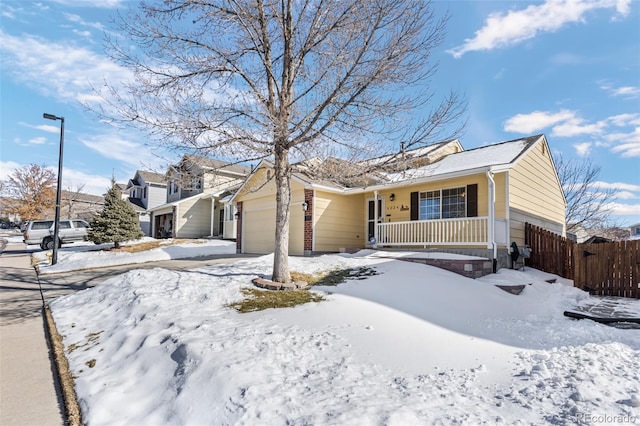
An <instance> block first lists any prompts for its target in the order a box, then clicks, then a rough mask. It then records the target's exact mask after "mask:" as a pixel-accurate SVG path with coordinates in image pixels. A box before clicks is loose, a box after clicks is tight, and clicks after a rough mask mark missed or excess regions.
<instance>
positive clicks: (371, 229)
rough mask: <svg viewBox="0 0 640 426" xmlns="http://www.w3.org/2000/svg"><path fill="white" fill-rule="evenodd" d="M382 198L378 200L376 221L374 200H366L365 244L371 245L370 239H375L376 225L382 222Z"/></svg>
mask: <svg viewBox="0 0 640 426" xmlns="http://www.w3.org/2000/svg"><path fill="white" fill-rule="evenodd" d="M382 208H383V203H382V198H378V218H377V220H376V217H375V215H376V210H375V200H374V199H373V198H371V199H369V200H367V242H368V243H371V238H374V237H375V234H376V232H375V228H376V223H380V222H382V218H383V217H384V216H383V212H384V210H383V209H382Z"/></svg>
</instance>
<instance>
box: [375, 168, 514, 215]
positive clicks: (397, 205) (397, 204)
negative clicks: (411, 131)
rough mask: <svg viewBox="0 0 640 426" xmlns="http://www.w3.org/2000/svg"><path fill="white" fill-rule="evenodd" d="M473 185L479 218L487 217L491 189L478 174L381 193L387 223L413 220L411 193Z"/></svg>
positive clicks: (484, 177)
mask: <svg viewBox="0 0 640 426" xmlns="http://www.w3.org/2000/svg"><path fill="white" fill-rule="evenodd" d="M473 184H477V185H478V216H487V215H488V214H489V209H488V191H489V187H488V184H487V177H486V175H484V174H477V175H471V176H464V177H460V178H455V179H448V180H443V181H437V182H427V183H421V184H419V185H412V186H407V187H405V188H397V189H392V190H385V191H380V192H379V196H380V197H384V199H385V212H384V214H385V222H403V221H408V220H411V210H410V207H411V193H412V192H414V191H418V192H424V191H433V190H436V189H448V188H459V187H462V186H466V185H473ZM391 194H395V199H394V201H390V196H391ZM372 197H373V193H369V194H367V198H372ZM496 214H497V211H496ZM363 217H364V213H363ZM498 217H504V216H498Z"/></svg>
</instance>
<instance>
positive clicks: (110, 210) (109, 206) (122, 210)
mask: <svg viewBox="0 0 640 426" xmlns="http://www.w3.org/2000/svg"><path fill="white" fill-rule="evenodd" d="M104 201H105V204H104V208H103V209H102V211H101V212H98V213H96V215H95V217H94V219H93V220H92V221H91V229H89V230H88V232H87V238H88V239H89V240H90V241H93V242H94V243H96V244H103V243H110V242H113V247H114V248H120V243H121V242H123V241H129V240H137V239H138V238H142V236H144V233H143V232H142V230H141V229H140V224H139V222H138V214H137V213H136V212H135V210H133V208H132V207H131V205H130V204H129V203H128V202H127V201H126V200H123V199H122V197H121V196H120V191H119V190H118V187H117V186H116V183H115V181H111V189H110V190H109V191H108V192H107V195H106V196H105V197H104Z"/></svg>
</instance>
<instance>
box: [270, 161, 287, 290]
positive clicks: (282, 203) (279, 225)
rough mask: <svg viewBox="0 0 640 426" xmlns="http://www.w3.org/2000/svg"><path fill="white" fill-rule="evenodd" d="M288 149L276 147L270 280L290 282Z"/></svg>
mask: <svg viewBox="0 0 640 426" xmlns="http://www.w3.org/2000/svg"><path fill="white" fill-rule="evenodd" d="M290 175H291V173H290V166H289V151H288V150H287V149H276V152H275V176H274V177H275V182H276V241H275V242H276V244H275V251H274V253H273V277H272V280H273V281H276V282H279V283H288V282H291V275H290V274H289V216H290V209H289V207H290V204H291V179H290V177H291V176H290Z"/></svg>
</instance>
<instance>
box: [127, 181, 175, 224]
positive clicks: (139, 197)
mask: <svg viewBox="0 0 640 426" xmlns="http://www.w3.org/2000/svg"><path fill="white" fill-rule="evenodd" d="M126 192H127V194H128V199H129V202H130V203H131V204H132V207H133V208H134V210H135V211H136V212H137V213H138V219H139V221H140V228H141V229H142V231H143V232H144V234H145V235H147V236H151V220H150V217H151V215H150V214H149V210H151V209H153V208H154V207H157V206H160V205H162V204H165V203H166V199H167V181H166V178H165V177H164V176H163V175H161V174H160V173H154V172H148V171H144V170H137V171H136V174H135V175H134V177H133V179H129V182H128V183H127V186H126Z"/></svg>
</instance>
